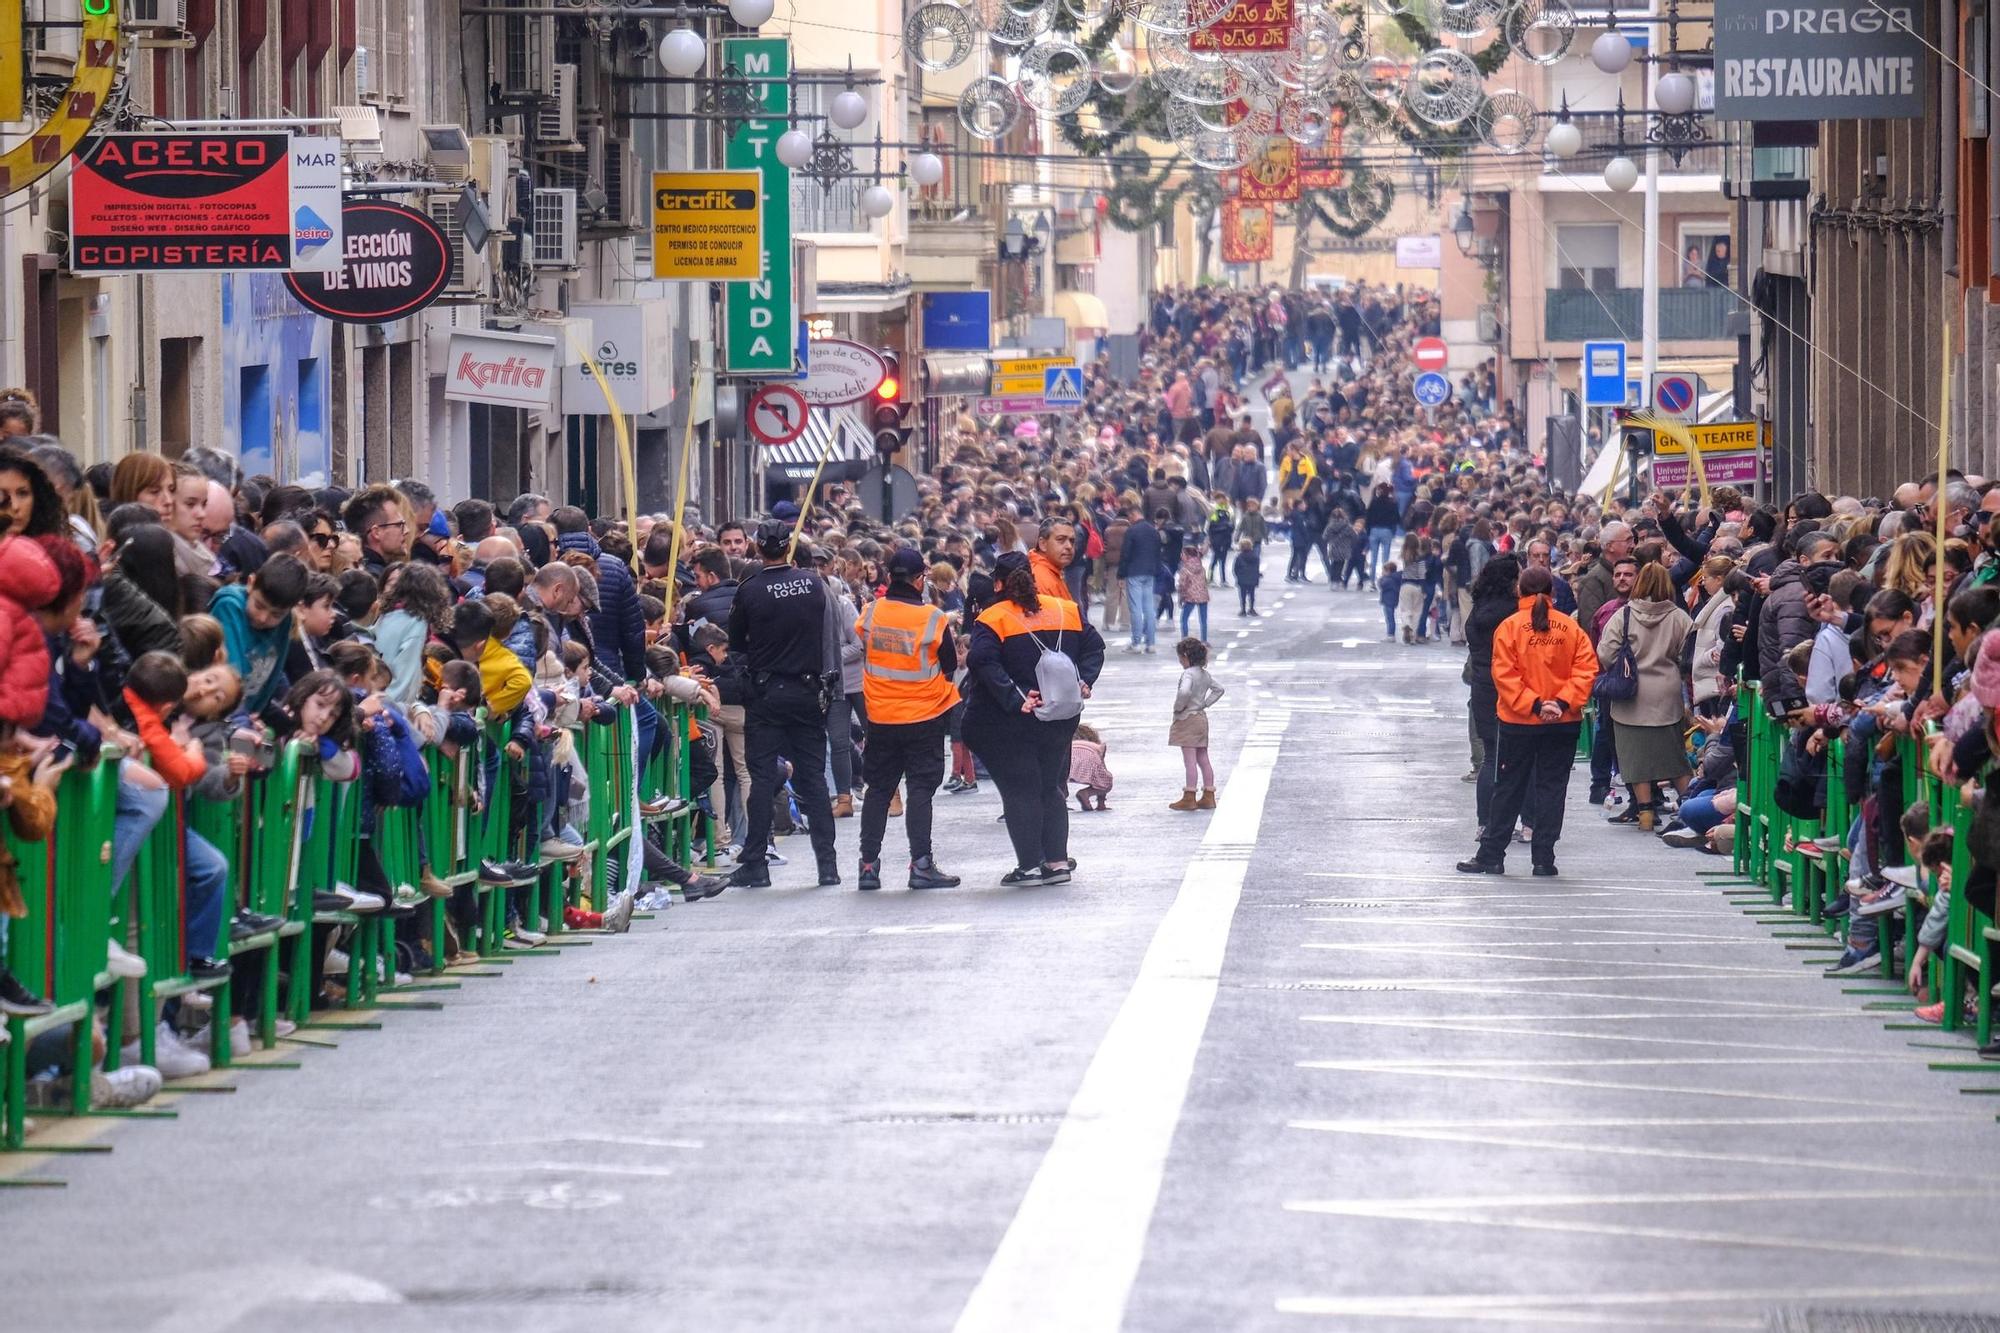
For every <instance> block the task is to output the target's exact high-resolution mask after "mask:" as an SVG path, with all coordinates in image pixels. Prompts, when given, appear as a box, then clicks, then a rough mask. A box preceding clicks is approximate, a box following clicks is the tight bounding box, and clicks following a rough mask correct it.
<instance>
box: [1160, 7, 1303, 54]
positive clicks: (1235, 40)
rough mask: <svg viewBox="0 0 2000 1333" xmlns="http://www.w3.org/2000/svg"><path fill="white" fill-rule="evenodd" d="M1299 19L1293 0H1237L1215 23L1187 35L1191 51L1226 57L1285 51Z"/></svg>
mask: <svg viewBox="0 0 2000 1333" xmlns="http://www.w3.org/2000/svg"><path fill="white" fill-rule="evenodd" d="M1297 18H1298V14H1297V10H1296V6H1295V5H1294V4H1293V0H1236V3H1235V4H1233V5H1231V6H1230V7H1229V12H1228V13H1226V14H1224V15H1223V16H1222V17H1221V18H1220V19H1218V20H1217V21H1216V22H1214V23H1212V24H1210V25H1209V26H1208V27H1206V28H1202V29H1200V30H1198V31H1196V32H1191V33H1189V34H1188V43H1187V44H1188V50H1190V51H1216V52H1221V53H1223V54H1225V55H1249V54H1253V53H1256V52H1260V51H1263V52H1268V51H1283V50H1285V49H1287V48H1288V47H1290V46H1291V44H1292V26H1293V24H1294V23H1295V22H1296V20H1297Z"/></svg>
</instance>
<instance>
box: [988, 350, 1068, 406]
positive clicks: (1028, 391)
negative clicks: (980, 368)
mask: <svg viewBox="0 0 2000 1333" xmlns="http://www.w3.org/2000/svg"><path fill="white" fill-rule="evenodd" d="M1075 364H1076V358H1075V357H1073V356H1013V357H1008V358H1006V359H1004V360H1000V361H995V362H994V363H993V378H992V381H991V383H990V384H989V385H988V386H987V391H988V392H989V393H991V394H992V395H993V396H994V397H996V398H1040V397H1041V396H1042V386H1043V385H1044V384H1046V383H1047V382H1048V376H1047V374H1046V373H1045V372H1047V371H1051V370H1055V369H1057V368H1059V367H1063V366H1073V365H1075Z"/></svg>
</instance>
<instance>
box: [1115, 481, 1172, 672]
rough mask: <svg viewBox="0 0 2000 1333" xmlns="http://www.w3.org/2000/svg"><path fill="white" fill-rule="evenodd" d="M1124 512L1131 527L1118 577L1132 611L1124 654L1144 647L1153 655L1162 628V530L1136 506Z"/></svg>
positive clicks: (1163, 513)
mask: <svg viewBox="0 0 2000 1333" xmlns="http://www.w3.org/2000/svg"><path fill="white" fill-rule="evenodd" d="M1121 512H1122V513H1123V514H1124V515H1125V519H1126V521H1127V522H1128V523H1129V524H1130V526H1129V527H1127V528H1126V529H1125V544H1124V546H1122V547H1120V548H1119V551H1118V577H1119V578H1121V579H1124V580H1125V600H1126V602H1127V603H1128V604H1129V605H1130V607H1131V609H1132V642H1130V643H1129V644H1127V645H1126V646H1125V651H1126V652H1128V653H1136V652H1138V651H1139V650H1140V648H1141V647H1142V646H1143V647H1144V649H1145V651H1147V652H1149V653H1150V652H1152V651H1153V644H1154V642H1155V637H1156V634H1157V632H1158V631H1157V627H1158V625H1159V616H1158V615H1157V614H1156V612H1155V607H1154V599H1153V587H1154V580H1155V579H1156V578H1158V576H1159V571H1160V557H1161V554H1162V551H1161V543H1160V530H1159V528H1157V527H1155V526H1154V525H1153V523H1152V522H1150V521H1148V520H1147V519H1146V517H1145V516H1144V515H1142V514H1141V513H1140V512H1139V509H1138V506H1136V505H1126V506H1125V508H1124V509H1123V510H1122V511H1121ZM1166 513H1167V511H1166V510H1164V509H1162V510H1160V511H1159V514H1158V517H1160V518H1165V517H1166Z"/></svg>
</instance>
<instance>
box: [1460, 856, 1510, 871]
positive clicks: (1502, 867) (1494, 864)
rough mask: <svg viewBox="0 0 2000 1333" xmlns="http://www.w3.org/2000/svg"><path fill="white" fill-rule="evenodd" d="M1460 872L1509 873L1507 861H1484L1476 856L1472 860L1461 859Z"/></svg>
mask: <svg viewBox="0 0 2000 1333" xmlns="http://www.w3.org/2000/svg"><path fill="white" fill-rule="evenodd" d="M1458 873H1459V874H1461V875H1504V874H1506V873H1507V863H1506V862H1505V861H1482V860H1480V859H1479V858H1478V857H1476V856H1475V857H1473V858H1472V859H1471V860H1470V861H1460V862H1459V863H1458Z"/></svg>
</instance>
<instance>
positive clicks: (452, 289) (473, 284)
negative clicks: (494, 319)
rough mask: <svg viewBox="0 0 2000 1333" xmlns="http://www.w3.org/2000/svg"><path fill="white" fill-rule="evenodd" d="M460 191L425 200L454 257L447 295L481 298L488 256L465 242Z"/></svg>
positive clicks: (440, 193)
mask: <svg viewBox="0 0 2000 1333" xmlns="http://www.w3.org/2000/svg"><path fill="white" fill-rule="evenodd" d="M458 199H459V196H458V193H457V191H441V192H439V193H436V194H432V195H431V196H429V197H428V198H427V199H425V201H424V209H425V211H426V212H428V213H429V214H430V215H431V221H432V222H435V223H437V225H438V230H440V231H442V232H443V233H444V238H445V245H446V249H447V251H448V252H449V253H450V255H451V276H450V277H449V278H447V279H446V280H445V284H444V289H445V293H446V294H447V295H455V296H480V295H483V294H484V293H485V290H486V256H485V255H484V254H482V253H479V252H478V251H475V250H474V249H473V248H472V247H471V246H469V245H467V244H466V243H465V225H464V223H463V222H461V221H460V219H459V215H458Z"/></svg>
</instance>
